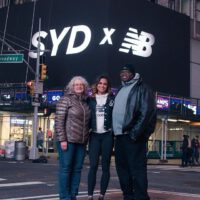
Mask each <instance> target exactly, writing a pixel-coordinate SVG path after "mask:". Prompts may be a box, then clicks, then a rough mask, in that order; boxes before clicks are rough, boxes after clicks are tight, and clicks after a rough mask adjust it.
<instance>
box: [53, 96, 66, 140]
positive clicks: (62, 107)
mask: <svg viewBox="0 0 200 200" xmlns="http://www.w3.org/2000/svg"><path fill="white" fill-rule="evenodd" d="M68 105H69V101H68V99H66V98H64V97H63V98H61V99H60V101H58V103H57V104H56V116H55V132H56V137H57V140H58V141H67V134H66V130H65V122H66V117H67V114H68Z"/></svg>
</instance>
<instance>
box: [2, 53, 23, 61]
mask: <svg viewBox="0 0 200 200" xmlns="http://www.w3.org/2000/svg"><path fill="white" fill-rule="evenodd" d="M23 60H24V54H1V55H0V63H22V62H23Z"/></svg>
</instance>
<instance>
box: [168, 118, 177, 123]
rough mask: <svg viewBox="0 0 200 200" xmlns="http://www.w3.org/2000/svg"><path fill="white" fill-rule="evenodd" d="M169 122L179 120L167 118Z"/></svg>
mask: <svg viewBox="0 0 200 200" xmlns="http://www.w3.org/2000/svg"><path fill="white" fill-rule="evenodd" d="M167 121H168V122H177V119H170V118H169V119H167Z"/></svg>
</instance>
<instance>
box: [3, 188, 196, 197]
mask: <svg viewBox="0 0 200 200" xmlns="http://www.w3.org/2000/svg"><path fill="white" fill-rule="evenodd" d="M149 193H150V194H160V195H168V196H169V195H170V196H172V197H174V199H180V198H182V199H187V198H190V199H191V198H192V199H194V200H199V199H200V195H199V194H189V193H180V192H170V191H161V190H151V189H150V190H149ZM98 195H99V191H95V192H94V196H98ZM116 195H117V196H118V197H119V196H121V190H118V189H111V190H108V191H107V193H106V196H107V197H108V196H110V197H111V198H114V197H115V196H116ZM85 197H87V192H86V191H82V192H79V195H78V199H85ZM0 199H1V198H0ZM36 199H37V200H47V199H48V200H59V196H58V194H49V195H38V196H26V197H17V198H7V199H5V198H4V199H3V200H36ZM109 199H110V198H109Z"/></svg>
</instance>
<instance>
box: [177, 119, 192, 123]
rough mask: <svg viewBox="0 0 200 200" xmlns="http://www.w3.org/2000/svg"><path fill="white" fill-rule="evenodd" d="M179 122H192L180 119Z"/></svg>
mask: <svg viewBox="0 0 200 200" xmlns="http://www.w3.org/2000/svg"><path fill="white" fill-rule="evenodd" d="M178 122H185V123H190V120H184V119H178Z"/></svg>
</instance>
